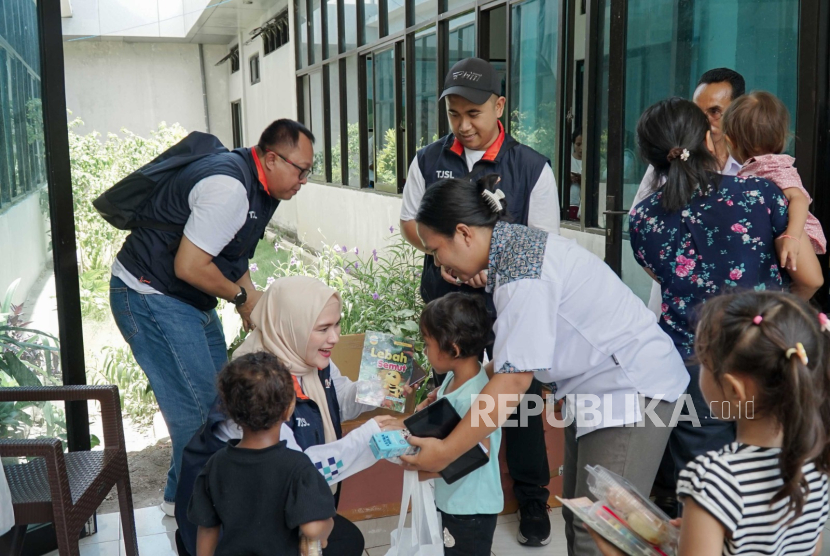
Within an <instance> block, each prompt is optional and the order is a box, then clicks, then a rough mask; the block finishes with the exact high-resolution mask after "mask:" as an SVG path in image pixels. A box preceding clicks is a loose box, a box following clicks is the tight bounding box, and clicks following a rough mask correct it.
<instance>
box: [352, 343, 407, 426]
mask: <svg viewBox="0 0 830 556" xmlns="http://www.w3.org/2000/svg"><path fill="white" fill-rule="evenodd" d="M414 346H415V343H414V342H413V341H412V340H410V339H408V338H401V337H398V336H394V335H392V334H384V333H382V332H372V331H367V332H366V339H365V340H364V342H363V355H362V357H361V359H360V374H359V375H358V380H357V401H358V402H359V403H364V404H367V405H374V406H375V407H385V408H388V409H392V410H394V411H399V412H401V413H402V412H403V411H404V405H405V404H406V399H405V398H404V394H403V387H404V386H405V385H406V384H407V382H409V380H410V379H411V378H412V369H413V359H414Z"/></svg>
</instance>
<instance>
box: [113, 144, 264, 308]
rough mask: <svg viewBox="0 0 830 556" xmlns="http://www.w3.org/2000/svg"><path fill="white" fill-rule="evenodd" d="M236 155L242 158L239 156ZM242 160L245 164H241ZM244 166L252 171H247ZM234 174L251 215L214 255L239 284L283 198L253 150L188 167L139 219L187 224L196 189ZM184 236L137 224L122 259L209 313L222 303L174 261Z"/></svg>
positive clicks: (154, 284)
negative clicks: (182, 274) (276, 195)
mask: <svg viewBox="0 0 830 556" xmlns="http://www.w3.org/2000/svg"><path fill="white" fill-rule="evenodd" d="M232 157H236V161H235V160H234V158H232ZM238 157H241V158H242V164H241V165H240V164H239V163H238ZM243 170H244V171H245V172H248V173H249V175H248V176H245V175H243V173H242V172H243ZM216 175H222V176H230V177H232V178H234V179H236V180H239V182H241V183H242V184H243V186H244V187H245V189H246V193H247V195H248V216H247V218H246V219H245V224H244V225H243V226H242V228H240V230H239V231H238V232H237V233H236V236H234V238H233V239H232V240H231V241H230V242H229V243H228V244H227V245H226V246H225V247H224V249H222V251H221V252H220V253H219V254H218V255H217V256H216V257H214V258H213V263H214V264H215V265H216V266H217V267H219V270H220V271H221V272H222V275H223V276H225V278H227V279H228V280H230V281H231V282H236V281H237V280H239V279H240V278H242V276H243V275H244V274H245V272H246V271H247V270H248V261H249V259H251V258H252V257H253V256H254V252H255V251H256V246H257V243H258V242H259V240H260V239H261V238H262V237H263V236H264V234H265V227H266V226H267V225H268V222H269V221H270V220H271V217H272V216H273V215H274V211H276V210H277V205H279V201H277V200H275V199H273V198H271V196H270V195H269V194H268V192H267V191H266V186H265V183H266V182H265V178H264V175H263V174H262V172H261V170H260V166H259V159H257V157H256V154H255V153H253V151H252V149H248V148H242V149H236V150H234V151H231V152H227V153H220V154H214V155H209V156H206V157H204V158H201V159H199V160H197V161H195V162H192V163H190V164H188V165H187V166H184V167H183V168H182V169H181V170H179V171H177V172H175V173H173V174H172V175H171V176H170V177H169V178H168V179H167V180H166V183H161V182H160V184H159V186H158V187H157V189H156V190H155V191H154V192H153V196H152V197H151V198H150V199H149V200H148V202H147V203H146V204H145V205H144V207H142V209H141V210H140V211H139V214H138V215H137V217H138V219H141V220H151V221H154V222H163V223H168V224H175V225H181V226H184V224H185V223H186V222H187V219H188V218H190V212H191V210H190V204H189V202H188V197H189V196H190V191H191V190H192V189H193V188H194V187H195V186H196V184H197V183H199V182H200V181H202V180H203V179H205V178H208V177H210V176H216ZM181 237H182V235H181V234H176V233H172V232H165V231H160V230H155V229H151V228H135V229H133V230H132V231H131V232H130V235H129V236H127V239H126V240H125V241H124V245H123V247H121V251H120V252H119V253H118V260H119V262H120V263H121V264H122V265H123V266H124V268H126V269H127V271H129V273H130V274H132V275H133V276H135V277H136V278H137V279H138V280H139V281H140V282H142V283H144V284H147V285H148V286H150V287H151V288H153V289H155V290H156V291H158V292H159V293H162V294H164V295H167V296H170V297H173V298H175V299H178V300H179V301H182V302H184V303H187V304H189V305H192V306H193V307H196V308H197V309H199V310H202V311H209V310H210V309H213V308H214V307H216V298H215V297H213V296H212V295H208V294H206V293H205V292H203V291H201V290H199V289H197V288H195V287H193V286H191V285H190V284H188V283H187V282H185V281H183V280H180V279H179V278H177V277H176V271H175V269H174V267H173V262H174V260H175V257H176V251H177V250H178V245H179V242H180V241H181Z"/></svg>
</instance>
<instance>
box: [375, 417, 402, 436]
mask: <svg viewBox="0 0 830 556" xmlns="http://www.w3.org/2000/svg"><path fill="white" fill-rule="evenodd" d="M373 419H374V420H375V423H377V424H378V427H380V430H381V432H387V431H399V430H403V429H404V426H403V421H401V420H400V419H398V418H397V417H395V416H393V415H378V416H377V417H373Z"/></svg>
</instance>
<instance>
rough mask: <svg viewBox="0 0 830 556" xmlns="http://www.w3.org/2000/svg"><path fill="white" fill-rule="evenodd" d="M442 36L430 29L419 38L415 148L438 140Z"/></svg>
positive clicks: (416, 66)
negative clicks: (439, 59)
mask: <svg viewBox="0 0 830 556" xmlns="http://www.w3.org/2000/svg"><path fill="white" fill-rule="evenodd" d="M437 49H438V35H437V34H436V32H435V27H434V26H433V27H430V28H429V29H426V30H424V31H421V32H420V33H418V34H416V35H415V122H414V123H413V124H414V126H415V146H416V148H418V149H420V148H421V147H423V146H425V145H427V144H429V143H432V142H433V141H435V140H437V139H438V102H437V101H438V94H437V91H438V63H437V59H438V57H437Z"/></svg>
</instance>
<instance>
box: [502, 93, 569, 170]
mask: <svg viewBox="0 0 830 556" xmlns="http://www.w3.org/2000/svg"><path fill="white" fill-rule="evenodd" d="M555 122H556V103H555V102H543V103H542V104H540V105H539V106H538V107H534V108H533V109H532V111H524V112H523V111H520V110H514V111H513V112H512V113H511V114H510V134H511V135H512V136H513V138H514V139H516V141H518V142H519V143H522V144H523V145H527V146H528V147H531V148H532V149H534V150H536V151H538V152H540V153H542V154H543V155H545V156H549V157H551V158H553V157H554V156H555V155H556V134H557V130H556V129H554V123H555ZM569 140H570V139H569Z"/></svg>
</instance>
